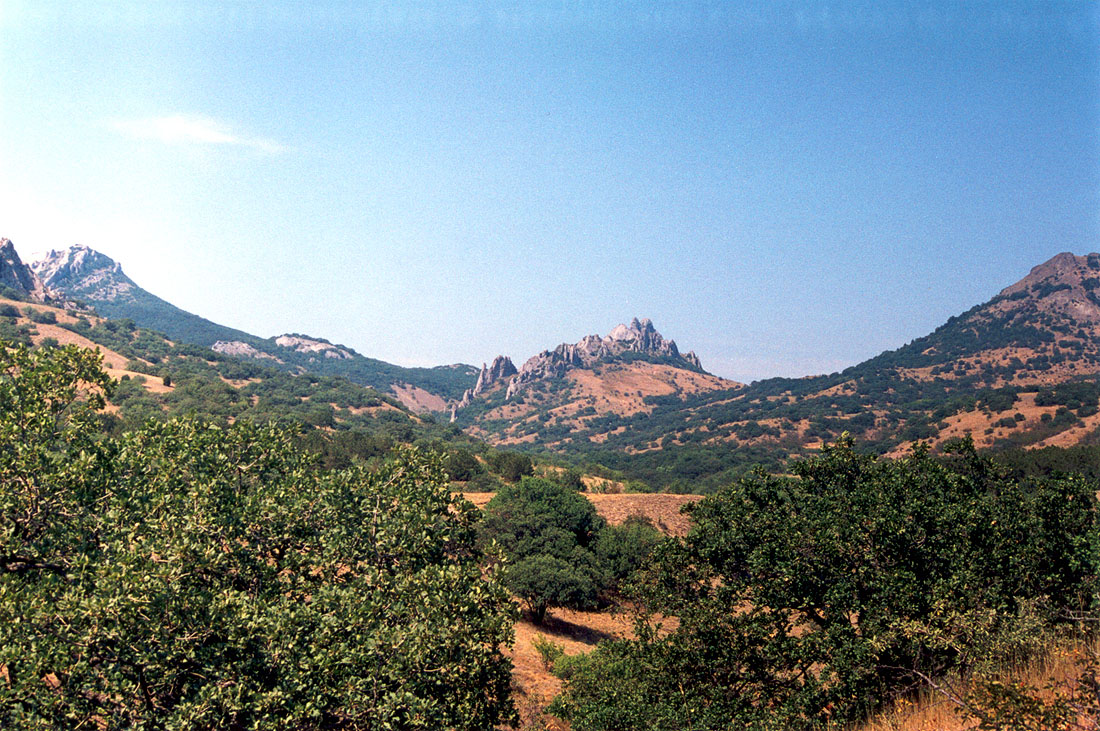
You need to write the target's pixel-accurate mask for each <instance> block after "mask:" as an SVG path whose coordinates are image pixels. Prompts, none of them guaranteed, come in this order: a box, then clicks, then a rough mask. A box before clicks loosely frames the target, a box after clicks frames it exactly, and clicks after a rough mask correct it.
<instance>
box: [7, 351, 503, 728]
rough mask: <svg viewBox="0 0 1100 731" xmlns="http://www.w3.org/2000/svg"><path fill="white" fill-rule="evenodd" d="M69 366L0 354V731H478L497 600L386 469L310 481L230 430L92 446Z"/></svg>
mask: <svg viewBox="0 0 1100 731" xmlns="http://www.w3.org/2000/svg"><path fill="white" fill-rule="evenodd" d="M110 388H111V384H110V381H109V380H108V379H107V377H106V376H105V375H104V373H103V372H102V370H101V369H100V367H99V358H98V356H97V355H95V354H93V353H90V352H89V351H80V350H77V349H75V348H71V347H66V348H59V349H55V350H44V351H38V352H30V351H28V350H27V349H25V348H18V349H11V348H0V447H2V448H0V677H2V678H3V680H2V681H0V727H2V728H12V729H16V728H18V729H53V728H78V727H88V728H95V727H97V726H98V727H100V728H111V729H116V728H117V729H125V728H171V729H210V728H225V729H244V728H248V729H283V728H295V729H336V728H339V729H378V728H386V727H388V728H395V729H396V728H401V729H418V728H419V729H437V728H454V729H469V730H470V731H474V730H481V729H486V728H492V727H494V726H495V725H496V724H498V723H501V722H503V721H507V720H508V719H510V718H512V717H513V710H512V708H511V702H510V700H509V683H510V665H509V662H508V661H507V659H506V658H505V657H503V656H502V653H501V647H502V646H503V645H504V644H506V643H507V642H509V641H510V638H511V632H512V629H511V627H512V621H513V612H512V609H511V607H512V605H511V601H510V599H509V597H508V595H507V593H506V592H505V591H504V589H503V587H502V586H501V585H500V584H499V583H498V582H497V580H496V579H495V577H494V574H493V572H491V571H490V572H488V573H487V574H486V573H485V571H484V567H483V566H482V565H481V561H480V559H481V555H480V553H479V552H478V550H477V548H476V544H475V525H476V520H477V510H476V509H475V508H474V507H473V506H472V505H470V504H469V503H467V502H466V501H464V500H462V499H461V497H456V496H452V494H451V493H450V491H449V489H448V486H447V481H446V479H445V475H444V473H443V471H442V468H441V465H440V463H439V461H438V460H437V459H435V458H433V457H430V456H426V455H424V454H422V453H419V452H417V451H411V450H410V451H404V452H402V453H401V454H399V455H398V456H397V457H396V458H394V459H392V460H390V461H388V462H387V463H385V464H383V465H380V466H379V467H378V468H377V469H376V470H374V471H368V470H367V469H365V468H363V467H353V468H351V469H347V470H343V471H340V472H334V473H322V472H320V471H318V470H315V469H313V468H312V465H310V464H309V461H308V460H307V459H305V458H303V457H302V456H301V454H300V453H299V452H298V451H297V450H296V449H294V447H293V441H292V436H293V435H292V434H290V433H287V432H285V431H283V430H281V429H279V428H276V427H258V426H253V425H251V424H249V423H247V422H238V423H236V424H235V425H234V426H232V427H231V428H219V427H215V426H211V425H208V424H204V423H201V422H198V421H194V420H182V421H180V420H172V421H169V422H166V423H159V424H158V423H151V424H149V425H147V426H146V427H144V428H143V429H141V430H139V431H137V432H134V433H130V434H126V435H123V436H122V437H121V438H118V439H113V438H104V437H103V436H102V435H101V434H100V433H98V431H97V422H96V417H95V410H96V408H97V407H100V406H102V405H103V398H102V392H104V391H108V390H110Z"/></svg>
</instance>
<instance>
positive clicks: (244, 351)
mask: <svg viewBox="0 0 1100 731" xmlns="http://www.w3.org/2000/svg"><path fill="white" fill-rule="evenodd" d="M210 349H211V350H213V351H214V352H216V353H222V354H224V355H232V356H234V357H237V358H258V359H265V358H266V359H268V360H273V361H275V362H277V363H282V362H283V361H281V360H279V359H278V358H276V357H275V356H273V355H271V354H270V353H265V352H263V351H262V350H257V349H256V348H254V347H252V346H251V345H249V344H248V343H242V342H241V341H239V340H228V341H227V340H219V341H218V342H216V343H214V344H213V345H211V346H210Z"/></svg>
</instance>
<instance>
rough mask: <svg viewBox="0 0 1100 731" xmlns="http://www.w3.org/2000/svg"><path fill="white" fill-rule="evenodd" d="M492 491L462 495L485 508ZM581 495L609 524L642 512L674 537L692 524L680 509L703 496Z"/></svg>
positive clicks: (655, 524) (650, 494) (685, 533)
mask: <svg viewBox="0 0 1100 731" xmlns="http://www.w3.org/2000/svg"><path fill="white" fill-rule="evenodd" d="M495 494H496V493H493V492H464V493H462V496H463V497H465V498H466V499H467V500H469V501H470V502H472V503H473V504H474V505H476V506H477V507H479V508H484V507H485V505H486V504H487V503H488V502H489V501H490V500H492V499H493V495H495ZM581 494H582V495H584V496H585V497H586V498H588V499H589V501H591V503H592V504H593V505H595V506H596V512H597V513H599V514H600V515H601V516H603V518H604V520H606V521H607V522H608V523H610V524H611V525H619V524H620V523H622V522H623V521H625V520H626V519H627V518H629V517H630V516H632V515H642V516H645V517H647V518H649V519H650V520H651V521H653V525H654V526H656V527H657V528H658V529H659V530H660V531H662V532H664V533H667V534H668V535H674V536H686V535H687V532H688V529H689V528H690V527H691V521H690V520H689V519H688V516H687V515H685V514H683V513H682V512H680V510H681V508H683V506H685V505H688V504H690V503H694V502H697V501H698V500H701V499H702V496H701V495H668V494H664V493H622V494H618V495H614V494H594V493H581Z"/></svg>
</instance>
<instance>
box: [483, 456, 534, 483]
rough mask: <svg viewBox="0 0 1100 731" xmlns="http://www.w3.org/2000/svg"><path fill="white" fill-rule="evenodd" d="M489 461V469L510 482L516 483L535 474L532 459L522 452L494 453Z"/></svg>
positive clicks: (489, 457)
mask: <svg viewBox="0 0 1100 731" xmlns="http://www.w3.org/2000/svg"><path fill="white" fill-rule="evenodd" d="M488 461H489V469H490V470H492V471H493V472H494V473H495V474H498V475H500V477H501V479H503V480H507V481H508V482H515V481H516V480H519V479H520V478H522V477H527V476H529V475H532V474H534V472H535V467H534V464H533V463H532V462H531V458H530V457H529V456H528V455H526V454H521V453H520V452H492V453H490V454H489V456H488Z"/></svg>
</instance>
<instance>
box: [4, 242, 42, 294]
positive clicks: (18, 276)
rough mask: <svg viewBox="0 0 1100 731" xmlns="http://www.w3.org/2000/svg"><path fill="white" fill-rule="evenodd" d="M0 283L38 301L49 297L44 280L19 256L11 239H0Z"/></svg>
mask: <svg viewBox="0 0 1100 731" xmlns="http://www.w3.org/2000/svg"><path fill="white" fill-rule="evenodd" d="M0 285H2V286H4V287H8V288H9V289H12V290H15V291H16V292H18V293H19V294H21V295H24V296H27V297H30V298H31V299H33V300H35V301H37V302H45V301H47V299H49V297H48V293H47V291H46V288H45V286H44V285H43V284H42V280H41V279H39V277H38V276H37V275H36V274H35V273H34V271H33V270H32V269H31V268H30V267H29V266H27V265H26V264H24V263H23V260H22V259H20V258H19V253H18V252H17V251H16V250H15V244H13V243H12V242H11V239H0Z"/></svg>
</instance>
